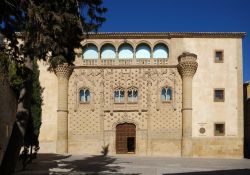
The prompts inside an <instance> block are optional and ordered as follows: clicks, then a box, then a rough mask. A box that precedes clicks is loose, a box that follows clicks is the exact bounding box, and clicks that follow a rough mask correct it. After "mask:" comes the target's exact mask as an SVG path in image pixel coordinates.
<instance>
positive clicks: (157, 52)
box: [153, 43, 168, 58]
mask: <svg viewBox="0 0 250 175" xmlns="http://www.w3.org/2000/svg"><path fill="white" fill-rule="evenodd" d="M153 58H168V47H167V46H166V45H165V44H162V43H159V44H156V45H155V47H154V50H153Z"/></svg>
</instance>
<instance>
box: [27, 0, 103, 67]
mask: <svg viewBox="0 0 250 175" xmlns="http://www.w3.org/2000/svg"><path fill="white" fill-rule="evenodd" d="M30 2H31V3H29V4H28V5H26V6H27V10H26V12H27V13H26V16H27V18H28V20H27V24H26V29H25V30H26V32H25V33H24V42H25V53H26V54H27V55H31V57H37V58H39V59H44V60H46V59H48V58H49V59H48V61H49V63H50V68H55V67H56V66H57V65H58V64H62V63H68V64H72V62H73V61H74V58H75V54H74V49H75V48H78V47H79V46H80V41H81V40H82V39H83V38H82V34H83V32H89V31H93V30H97V29H98V27H100V25H101V24H102V23H103V22H104V21H105V18H103V17H102V16H101V15H102V14H103V13H105V12H106V8H102V7H101V4H102V0H53V1H51V0H43V1H41V0H33V1H30Z"/></svg>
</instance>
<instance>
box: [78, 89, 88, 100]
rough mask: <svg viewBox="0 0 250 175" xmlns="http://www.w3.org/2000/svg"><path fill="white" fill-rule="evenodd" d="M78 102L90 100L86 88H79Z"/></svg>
mask: <svg viewBox="0 0 250 175" xmlns="http://www.w3.org/2000/svg"><path fill="white" fill-rule="evenodd" d="M80 102H82V103H89V102H90V91H89V90H88V89H81V90H80Z"/></svg>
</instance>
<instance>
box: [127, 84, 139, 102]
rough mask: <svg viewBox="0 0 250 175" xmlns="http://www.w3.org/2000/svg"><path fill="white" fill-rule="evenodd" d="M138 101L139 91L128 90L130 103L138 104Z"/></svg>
mask: <svg viewBox="0 0 250 175" xmlns="http://www.w3.org/2000/svg"><path fill="white" fill-rule="evenodd" d="M137 100H138V90H137V89H135V88H131V89H130V90H128V102H132V103H133V102H137Z"/></svg>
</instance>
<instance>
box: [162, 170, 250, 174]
mask: <svg viewBox="0 0 250 175" xmlns="http://www.w3.org/2000/svg"><path fill="white" fill-rule="evenodd" d="M163 175H250V169H237V170H218V171H204V172H190V173H173V174H163Z"/></svg>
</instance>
